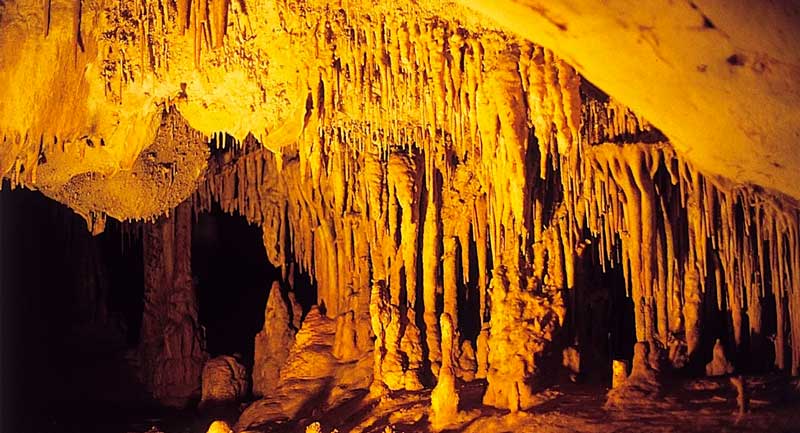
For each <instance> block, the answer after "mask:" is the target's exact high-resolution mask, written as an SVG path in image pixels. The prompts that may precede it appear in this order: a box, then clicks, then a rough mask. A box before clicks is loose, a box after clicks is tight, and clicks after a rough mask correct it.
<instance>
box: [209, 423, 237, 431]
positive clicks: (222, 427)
mask: <svg viewBox="0 0 800 433" xmlns="http://www.w3.org/2000/svg"><path fill="white" fill-rule="evenodd" d="M206 433H233V429H231V427H230V426H229V425H228V423H226V422H225V421H219V420H217V421H214V422H212V423H211V425H209V426H208V431H207V432H206Z"/></svg>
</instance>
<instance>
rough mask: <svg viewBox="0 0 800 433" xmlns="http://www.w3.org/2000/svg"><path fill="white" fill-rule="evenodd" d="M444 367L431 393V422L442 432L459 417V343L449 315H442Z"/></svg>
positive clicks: (440, 370) (433, 426)
mask: <svg viewBox="0 0 800 433" xmlns="http://www.w3.org/2000/svg"><path fill="white" fill-rule="evenodd" d="M440 326H441V330H442V366H441V368H440V369H439V376H438V380H437V381H436V387H435V388H433V391H431V412H430V421H431V427H432V428H433V430H434V431H440V430H443V429H444V428H446V427H447V426H448V425H449V424H451V423H453V422H454V421H456V418H457V416H458V400H459V399H458V392H457V391H456V376H455V367H456V364H455V363H456V359H455V356H454V355H455V351H454V347H453V345H454V344H455V343H456V342H457V339H456V338H455V334H454V333H455V328H454V327H453V323H452V319H451V318H450V315H449V314H448V313H442V317H441V322H440Z"/></svg>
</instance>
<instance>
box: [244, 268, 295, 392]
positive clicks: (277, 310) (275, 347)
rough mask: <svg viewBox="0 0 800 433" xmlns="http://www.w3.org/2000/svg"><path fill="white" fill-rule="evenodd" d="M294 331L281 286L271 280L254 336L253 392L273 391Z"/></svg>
mask: <svg viewBox="0 0 800 433" xmlns="http://www.w3.org/2000/svg"><path fill="white" fill-rule="evenodd" d="M296 332H297V330H296V329H295V328H294V327H293V325H292V320H291V317H290V316H289V310H288V307H287V305H286V301H284V299H283V293H282V290H281V285H280V283H278V282H277V281H275V282H273V283H272V287H271V288H270V289H269V298H268V299H267V307H266V309H265V311H264V325H263V328H262V330H261V331H259V333H258V334H257V335H256V337H255V343H254V344H255V353H254V359H253V394H254V395H257V396H264V395H268V394H269V393H271V392H273V391H274V389H275V386H276V385H277V383H278V378H279V377H280V369H281V368H282V367H283V363H284V361H286V357H287V356H288V355H289V349H290V348H291V345H292V343H293V342H294V336H295V333H296Z"/></svg>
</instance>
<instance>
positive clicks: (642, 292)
mask: <svg viewBox="0 0 800 433" xmlns="http://www.w3.org/2000/svg"><path fill="white" fill-rule="evenodd" d="M581 176H582V177H583V185H584V193H583V199H582V201H583V206H584V209H580V208H577V209H576V210H575V214H576V215H578V220H581V219H582V218H583V216H584V215H585V217H586V223H587V226H588V228H589V229H590V230H591V232H592V233H593V234H594V235H595V236H597V240H598V250H599V253H600V258H601V261H600V263H601V264H602V265H603V266H606V265H609V266H615V265H621V266H622V269H623V271H624V275H625V281H626V283H627V287H628V290H629V294H630V295H631V296H632V298H633V301H634V306H635V314H636V331H637V339H638V340H641V341H644V340H651V341H652V340H658V341H660V342H661V343H662V344H663V345H664V346H667V345H668V344H669V343H670V340H671V339H672V338H674V337H675V336H677V335H680V334H685V339H686V344H687V345H688V351H689V353H690V354H692V353H694V351H695V350H696V349H697V347H698V345H699V342H700V335H701V334H700V333H701V328H702V319H703V310H702V308H703V306H702V303H703V302H704V299H705V300H706V302H708V301H709V300H712V299H713V300H716V303H717V308H718V310H720V311H724V312H727V314H729V315H730V323H731V327H732V329H731V331H732V334H733V344H734V345H735V346H736V348H737V349H738V348H740V346H741V345H742V343H743V341H744V336H745V335H747V334H749V337H750V341H756V340H758V339H765V338H766V336H765V335H764V332H766V328H765V317H764V311H765V307H766V304H767V303H768V301H767V297H772V298H773V299H774V305H775V312H776V317H775V319H776V324H777V325H776V335H775V339H774V341H775V358H776V365H777V366H778V367H779V368H781V369H782V368H784V367H785V360H786V357H787V353H786V344H787V342H788V340H789V339H791V343H790V345H791V348H792V354H791V360H792V361H791V365H792V373H793V374H797V373H798V368H800V301H798V299H799V298H798V296H797V295H796V292H795V291H796V290H797V287H800V272H799V271H798V265H800V261H798V260H800V256H799V255H798V252H799V251H798V247H800V239H798V228H799V227H800V217H799V216H798V215H799V214H798V210H797V208H795V207H793V206H792V205H791V204H788V203H789V202H788V201H787V200H786V199H782V198H780V197H776V196H773V195H770V194H767V193H764V192H760V191H757V190H755V189H753V188H751V187H746V186H742V187H734V186H731V185H728V184H725V183H724V182H722V181H715V180H714V179H711V178H707V177H704V176H703V175H702V174H700V173H698V172H697V171H696V170H694V169H693V168H692V167H691V166H690V165H689V164H687V163H685V162H684V161H681V160H680V159H679V158H678V157H676V155H675V154H674V153H673V151H672V149H671V148H670V147H668V146H665V145H628V146H621V147H620V146H615V145H603V146H598V147H596V148H593V149H590V152H589V154H588V157H587V158H586V160H585V165H584V167H583V173H582V174H581ZM617 247H618V248H617ZM708 290H712V291H714V293H712V294H710V295H709V294H708V293H707V292H708ZM745 317H746V318H747V320H744V318H745ZM748 323H749V326H747V325H746V324H748ZM745 326H747V328H748V329H744V327H745Z"/></svg>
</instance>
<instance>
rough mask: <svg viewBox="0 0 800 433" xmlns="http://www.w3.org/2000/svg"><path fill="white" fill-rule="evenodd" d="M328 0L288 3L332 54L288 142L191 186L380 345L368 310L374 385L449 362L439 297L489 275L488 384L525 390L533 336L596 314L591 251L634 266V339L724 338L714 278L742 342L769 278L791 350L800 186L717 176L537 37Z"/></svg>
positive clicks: (780, 348) (481, 308)
mask: <svg viewBox="0 0 800 433" xmlns="http://www.w3.org/2000/svg"><path fill="white" fill-rule="evenodd" d="M212 12H213V8H212ZM286 13H287V14H294V13H297V11H295V10H293V9H292V7H291V6H289V7H287V11H286ZM327 14H328V12H325V13H320V14H319V15H318V16H316V15H315V18H313V19H314V20H317V21H316V22H315V25H318V26H319V27H318V28H321V29H322V28H324V29H330V30H326V31H325V32H311V31H308V30H307V29H305V28H302V27H297V22H295V21H292V20H287V23H286V24H285V25H286V26H288V29H289V30H291V31H292V32H294V33H293V34H295V35H296V37H297V38H299V39H301V40H307V41H310V46H313V47H314V50H315V52H317V53H318V55H319V58H320V59H322V60H320V61H319V63H318V64H316V65H314V68H311V70H313V71H314V72H313V73H310V74H309V77H308V80H309V82H308V83H307V85H308V88H310V89H316V90H315V91H313V92H311V93H312V96H311V99H312V103H311V104H310V106H313V109H312V110H310V111H309V112H308V113H307V121H306V123H305V124H304V130H303V132H302V134H301V135H300V137H299V139H298V143H297V144H296V149H295V148H288V149H285V150H284V154H282V155H273V154H272V153H270V152H269V151H266V150H259V151H254V152H253V153H249V154H245V155H240V156H238V159H236V158H234V159H232V160H231V161H230V164H229V165H225V164H220V168H219V170H216V171H213V173H212V174H210V175H209V176H207V178H206V181H205V183H204V184H203V185H202V187H201V188H200V190H199V192H198V194H197V196H196V202H197V203H202V205H201V206H206V207H207V206H208V205H209V203H210V202H211V201H212V200H213V201H219V202H220V203H221V205H222V207H223V209H225V210H226V211H228V212H236V211H238V212H240V213H242V214H244V215H246V217H247V218H248V219H249V220H250V221H252V222H255V223H257V224H260V225H261V226H262V228H263V230H264V242H265V247H266V249H267V252H268V257H269V258H270V260H271V261H273V263H275V264H280V266H285V265H287V264H288V263H289V262H295V263H297V266H298V268H299V269H304V270H307V271H308V272H309V273H310V274H311V275H312V276H313V278H314V280H315V281H316V283H317V284H318V301H319V302H323V301H324V303H325V305H326V307H327V309H328V314H329V315H330V317H337V324H338V325H337V326H338V330H337V333H336V335H337V337H336V340H337V342H338V343H337V344H344V342H345V341H346V342H347V344H349V345H350V346H352V344H353V340H354V339H355V340H356V341H357V342H358V341H361V343H357V344H356V345H358V346H360V347H362V350H366V349H367V346H368V345H370V344H372V343H370V342H369V338H370V336H369V331H370V327H369V325H371V331H372V333H373V334H374V335H375V337H376V340H375V343H374V349H373V350H374V351H375V352H374V357H375V361H374V362H375V373H374V374H375V378H374V383H375V389H380V390H385V389H387V388H388V389H392V390H397V389H417V388H418V387H420V386H421V384H422V379H421V378H422V377H423V376H424V375H425V373H426V372H423V371H421V370H422V369H423V367H424V366H425V365H430V369H431V373H434V374H437V373H439V371H438V370H439V368H440V366H441V362H442V358H441V356H442V354H441V353H440V351H439V348H440V347H441V344H442V342H441V336H440V334H439V331H438V329H439V326H438V322H439V320H438V318H439V317H440V315H441V314H442V313H446V314H448V315H449V316H450V318H451V319H450V320H451V322H452V324H453V326H454V329H455V330H456V331H459V330H460V329H461V328H462V327H463V324H461V325H460V324H459V323H458V317H459V315H462V314H464V312H465V309H467V308H471V306H470V305H471V302H459V301H460V300H461V298H460V297H459V296H460V295H459V290H460V288H461V287H464V286H467V287H469V288H470V290H472V289H471V288H472V287H475V288H476V292H475V293H477V294H478V296H479V299H478V300H477V303H476V304H477V307H476V308H477V309H478V311H477V314H479V316H480V318H481V321H482V323H481V325H482V326H481V330H480V332H479V335H478V339H477V347H476V358H477V364H478V372H477V377H484V376H485V377H487V379H488V382H489V385H488V389H487V393H486V396H485V397H484V402H485V403H486V404H490V405H494V406H498V407H503V408H509V409H521V408H524V407H526V406H527V405H529V404H531V401H532V397H531V394H530V393H531V388H530V384H531V381H532V379H534V378H535V377H536V374H537V373H538V371H539V365H538V364H537V361H538V358H537V357H538V356H540V354H542V353H544V352H546V351H547V348H548V347H549V345H551V344H554V343H553V341H554V339H555V337H556V335H557V334H558V333H559V332H561V330H562V328H563V327H565V326H566V327H569V326H571V327H576V326H583V325H586V324H585V323H582V322H581V321H584V320H591V319H590V318H588V317H587V318H578V317H576V318H575V319H573V320H572V321H571V322H570V323H569V324H565V323H563V319H564V317H566V310H567V309H568V308H570V309H574V308H575V307H574V306H569V307H568V306H567V305H565V302H566V301H565V300H563V299H561V293H562V291H563V290H564V289H569V290H570V292H569V293H571V295H570V296H571V297H573V299H576V301H575V302H576V303H579V302H582V301H580V299H585V298H582V296H583V294H584V293H585V290H586V289H587V288H586V287H584V286H585V285H586V284H587V283H586V282H582V279H581V278H578V277H577V276H578V274H579V273H580V272H581V267H583V266H588V265H586V264H584V262H587V263H591V262H593V261H596V262H597V263H598V264H599V265H600V268H601V269H602V270H603V271H611V270H614V271H615V272H616V271H617V270H618V271H620V272H622V274H623V275H624V284H625V290H626V293H628V294H629V296H630V297H631V298H632V300H633V302H634V305H635V327H636V338H637V340H639V341H643V342H649V343H648V344H649V347H653V348H657V347H659V346H661V347H671V348H674V347H685V349H684V350H685V351H687V352H688V354H689V355H690V356H693V357H701V356H702V354H703V350H704V349H703V348H701V347H700V345H701V342H702V341H704V337H717V336H708V335H704V334H703V333H704V332H707V330H706V329H705V328H704V325H703V324H704V320H706V318H705V317H704V314H705V313H704V308H705V307H704V304H705V303H707V302H708V301H709V300H710V299H711V298H712V297H714V298H716V299H717V300H718V301H719V302H720V303H721V305H722V306H723V307H726V310H725V311H724V312H723V314H726V315H727V316H728V317H729V318H730V322H731V323H732V327H731V329H730V331H731V335H733V336H735V339H734V340H735V342H734V343H733V344H737V343H736V342H739V343H738V344H741V342H743V341H755V340H756V338H755V337H757V336H758V337H762V338H763V341H764V342H765V344H766V341H767V336H763V335H761V333H762V332H764V322H765V318H763V317H762V316H763V315H764V314H765V312H766V310H764V309H763V308H762V303H763V302H764V301H763V299H764V298H765V297H766V296H773V297H774V299H775V302H776V305H777V306H778V309H777V317H776V319H777V321H778V322H777V323H779V324H780V325H779V326H778V329H777V335H776V336H775V349H776V353H778V354H779V356H778V360H777V361H776V362H778V363H779V366H780V367H781V368H783V367H784V366H783V365H782V364H780V362H781V360H782V359H783V356H787V357H791V359H792V369H796V368H797V365H798V363H800V359H798V358H800V353H798V352H797V349H796V347H799V346H800V342H798V340H797V338H799V337H797V335H800V332H797V327H798V326H800V318H798V316H799V315H800V306H799V305H798V301H796V296H794V297H793V294H794V293H795V292H794V290H795V289H794V288H795V287H797V278H798V272H797V271H795V269H797V265H796V262H797V260H798V254H797V249H798V247H797V243H798V239H797V229H796V227H797V224H798V215H797V211H796V209H795V208H794V207H790V208H783V207H780V206H776V205H774V203H778V202H780V200H779V199H778V198H776V197H773V196H770V195H769V194H768V193H765V192H763V191H758V190H755V189H752V188H751V187H748V186H736V185H731V184H728V183H724V182H721V181H719V180H718V179H715V178H710V177H706V176H704V175H703V174H702V173H701V172H699V171H698V170H696V169H695V168H694V167H693V166H691V165H690V164H688V163H687V162H686V161H684V160H683V159H682V158H681V157H680V156H678V155H676V154H675V152H674V151H673V149H672V147H671V146H670V145H669V144H668V143H665V142H663V141H662V140H663V137H661V136H660V134H659V133H658V132H657V131H656V130H654V129H653V128H652V127H651V126H649V124H647V122H646V121H645V120H643V119H641V118H639V117H637V116H635V115H634V114H633V113H631V112H630V111H629V110H627V109H626V108H624V107H622V106H621V105H619V104H618V103H616V102H615V101H613V100H609V99H607V98H599V99H593V98H592V97H591V92H589V93H588V94H590V96H588V97H587V96H586V94H587V92H586V90H585V89H584V87H586V86H588V84H587V83H580V82H579V81H580V80H579V77H578V76H577V75H576V74H575V72H574V71H573V70H571V69H570V68H569V67H567V66H566V65H565V64H564V63H563V62H561V61H560V60H559V59H557V58H556V57H555V56H553V55H552V53H550V52H549V51H547V50H545V49H543V48H541V47H535V46H532V45H530V44H520V45H518V46H513V47H509V46H508V44H507V43H506V41H505V40H504V39H503V38H502V37H500V36H498V35H494V34H486V35H477V34H471V33H470V32H468V31H466V30H464V29H454V28H450V27H444V26H440V25H436V24H433V23H429V22H426V21H425V20H421V19H414V20H411V21H410V22H408V23H406V24H400V23H399V22H398V21H397V20H394V19H392V18H391V17H387V16H378V17H373V18H372V19H371V20H369V21H367V20H362V19H361V18H360V17H358V16H355V17H348V19H346V20H344V19H342V17H339V18H335V19H334V18H333V17H330V16H329V15H327ZM293 25H294V26H295V27H292V26H293ZM314 28H316V27H314ZM323 33H324V34H323ZM303 38H305V39H303ZM445 40H446V41H448V44H449V46H448V45H447V44H443V43H442V41H445ZM326 59H327V60H326ZM330 59H334V61H333V62H330ZM387 59H388V61H387ZM421 83H425V85H426V86H428V87H427V88H429V89H430V91H426V92H422V91H420V89H421V86H422V84H421ZM581 95H583V99H581ZM278 173H279V174H278ZM420 231H421V233H420ZM587 232H588V233H590V234H591V236H590V237H589V238H587V237H586V236H585V233H587ZM473 241H474V257H471V248H472V246H471V243H472V242H473ZM587 241H590V242H587ZM587 244H590V245H591V246H590V247H589V248H588V249H587V251H586V252H585V253H583V252H581V251H580V249H581V248H583V246H584V245H587ZM587 254H596V257H591V260H588V259H587V258H586V257H583V258H581V257H582V256H585V255H587ZM290 256H291V257H290ZM476 258H477V260H475V259H476ZM459 269H461V271H462V272H461V273H459V272H458V270H459ZM473 269H474V270H476V274H477V281H469V279H470V278H471V277H470V273H471V272H470V270H473ZM754 275H755V276H754ZM710 281H713V282H714V287H706V286H707V284H708V282H710ZM419 284H421V285H422V286H421V287H418V285H419ZM717 290H719V295H718V296H713V295H711V293H714V292H716V291H717ZM370 292H371V295H370ZM470 293H471V292H470ZM420 296H421V299H418V298H419V297H420ZM439 296H441V303H440V304H437V302H438V297H439ZM470 296H471V295H470ZM519 305H524V306H525V307H524V308H517V307H516V306H519ZM418 311H421V312H422V314H421V315H420V316H421V319H422V320H421V321H420V323H417V314H416V313H417V312H418ZM744 314H747V319H748V322H749V324H750V326H749V327H747V326H745V325H744V323H745V319H744ZM462 317H463V316H462ZM423 325H424V326H423ZM351 327H355V328H356V333H355V335H353V334H352V333H351V332H350V329H349V328H351ZM345 328H347V329H345ZM512 334H513V335H515V337H514V338H517V337H519V341H518V340H515V339H514V338H511V337H510V335H512ZM747 334H749V335H747ZM523 337H524V338H523ZM423 343H424V344H423ZM787 344H788V345H789V346H788V347H787V346H786V345H787ZM423 347H427V353H428V360H427V361H428V362H427V363H425V362H423V360H422V358H421V356H422V353H424V352H425V351H424V350H423ZM788 350H791V352H789V351H788ZM653 351H654V352H656V351H657V349H653ZM781 353H783V354H784V355H780V354H781Z"/></svg>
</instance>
